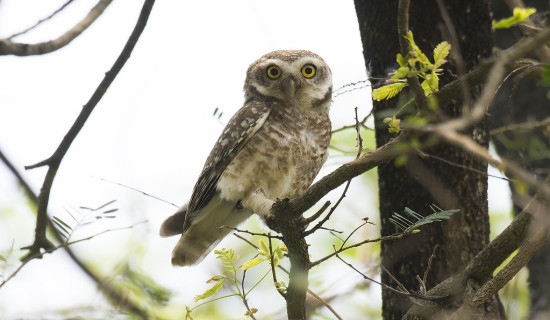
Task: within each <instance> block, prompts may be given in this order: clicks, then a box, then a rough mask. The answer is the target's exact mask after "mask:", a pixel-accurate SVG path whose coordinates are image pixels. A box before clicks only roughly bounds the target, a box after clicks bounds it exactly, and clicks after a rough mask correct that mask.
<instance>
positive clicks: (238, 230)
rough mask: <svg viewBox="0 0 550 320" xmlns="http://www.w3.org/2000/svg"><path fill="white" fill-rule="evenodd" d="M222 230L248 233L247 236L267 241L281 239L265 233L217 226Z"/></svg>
mask: <svg viewBox="0 0 550 320" xmlns="http://www.w3.org/2000/svg"><path fill="white" fill-rule="evenodd" d="M223 228H227V229H230V230H233V231H235V232H241V233H248V234H249V235H251V236H260V237H266V238H268V239H271V238H274V239H279V240H281V239H282V237H281V236H272V235H271V233H269V234H267V233H258V232H252V231H248V230H242V229H239V228H234V227H230V226H219V227H218V229H223ZM239 238H240V237H239Z"/></svg>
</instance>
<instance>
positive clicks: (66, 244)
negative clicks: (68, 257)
mask: <svg viewBox="0 0 550 320" xmlns="http://www.w3.org/2000/svg"><path fill="white" fill-rule="evenodd" d="M145 222H147V221H140V222H137V223H134V224H132V225H129V226H126V227H120V228H113V229H107V230H103V231H101V232H99V233H96V234H93V235H91V236H89V237H86V238H82V239H78V240H75V241H71V242H65V243H62V244H61V245H59V246H56V247H55V248H53V249H52V250H50V251H48V253H53V252H54V251H56V250H58V249H61V248H68V247H69V246H71V245H73V244H76V243H79V242H84V241H88V240H91V239H93V238H95V237H97V236H100V235H103V234H105V233H110V232H114V231H120V230H127V229H132V228H133V227H135V226H137V225H138V224H142V223H145ZM37 258H42V253H37V254H35V255H34V256H32V257H30V258H29V259H27V260H25V261H23V262H22V263H21V264H20V265H19V267H17V269H15V271H14V272H12V273H11V274H10V275H9V276H8V277H7V278H6V279H5V280H4V281H2V283H0V288H2V287H3V286H4V285H5V284H6V283H7V282H8V281H10V280H11V279H12V278H13V277H15V276H16V275H17V274H18V273H19V271H21V269H23V267H25V266H26V265H27V264H28V263H29V262H30V261H31V260H34V259H37Z"/></svg>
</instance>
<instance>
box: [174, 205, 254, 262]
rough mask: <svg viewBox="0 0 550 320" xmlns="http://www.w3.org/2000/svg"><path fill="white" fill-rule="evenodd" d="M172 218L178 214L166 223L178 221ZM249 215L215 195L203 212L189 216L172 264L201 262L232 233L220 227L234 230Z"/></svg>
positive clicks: (247, 210)
mask: <svg viewBox="0 0 550 320" xmlns="http://www.w3.org/2000/svg"><path fill="white" fill-rule="evenodd" d="M182 209H183V208H182ZM180 211H181V210H180ZM178 212H179V211H178ZM176 215H178V213H176V214H174V215H173V216H172V217H170V218H168V219H171V218H173V217H174V221H175V220H178V219H179V218H177V217H175V216H176ZM184 215H185V213H184ZM251 215H252V211H251V210H250V209H247V208H241V207H240V206H237V204H236V203H235V202H231V201H226V200H223V199H221V198H220V197H219V196H218V195H215V196H214V197H213V198H212V200H211V201H210V202H209V203H208V204H207V205H206V206H205V207H204V208H202V209H201V210H199V211H197V212H195V213H194V214H193V216H194V218H193V219H192V220H191V221H190V223H191V226H190V227H189V229H187V230H185V231H184V232H183V235H182V236H181V238H180V240H179V241H178V243H177V244H176V247H175V248H174V251H172V264H173V265H175V266H190V265H194V264H197V263H199V262H201V261H202V259H204V257H206V256H207V255H208V253H210V251H212V249H214V247H215V246H216V245H217V244H218V243H219V242H220V241H221V240H222V239H223V238H225V236H227V235H228V234H229V233H230V232H231V231H232V230H231V229H229V228H220V227H221V226H229V227H232V228H235V227H237V226H238V225H239V224H240V223H242V222H243V221H244V220H246V219H247V218H248V217H250V216H251ZM182 230H183V223H182ZM180 233H181V232H180Z"/></svg>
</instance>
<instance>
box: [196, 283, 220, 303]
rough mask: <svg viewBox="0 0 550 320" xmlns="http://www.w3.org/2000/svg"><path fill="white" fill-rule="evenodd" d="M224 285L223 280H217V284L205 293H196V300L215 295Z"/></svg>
mask: <svg viewBox="0 0 550 320" xmlns="http://www.w3.org/2000/svg"><path fill="white" fill-rule="evenodd" d="M222 286H223V281H218V282H216V284H215V285H213V286H212V288H210V289H208V290H206V291H205V292H204V293H203V294H199V295H196V296H195V298H194V300H195V302H197V301H199V300H203V299H206V298H209V297H211V296H213V295H215V294H216V293H217V292H218V291H220V289H221V288H222Z"/></svg>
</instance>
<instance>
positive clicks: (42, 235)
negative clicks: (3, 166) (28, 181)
mask: <svg viewBox="0 0 550 320" xmlns="http://www.w3.org/2000/svg"><path fill="white" fill-rule="evenodd" d="M104 2H107V3H109V2H110V0H109V1H102V2H101V3H104ZM154 2H155V1H154V0H146V1H145V2H144V4H143V7H142V10H141V13H140V15H139V18H138V21H137V23H136V26H135V28H134V30H133V31H132V34H131V35H130V37H129V39H128V41H127V42H126V45H125V46H124V48H123V50H122V52H121V53H120V55H119V57H118V58H117V60H116V61H115V63H114V64H113V66H112V68H111V69H110V70H109V71H108V72H107V73H106V74H105V78H104V79H103V81H101V83H100V84H99V86H98V87H97V89H96V90H95V92H94V94H93V95H92V97H91V98H90V100H89V101H88V102H87V103H86V104H85V105H84V107H83V108H82V111H81V112H80V114H79V115H78V117H77V119H76V120H75V122H74V123H73V125H72V127H71V128H70V129H69V131H68V132H67V134H66V135H65V137H64V138H63V140H62V141H61V143H60V144H59V146H58V148H57V149H56V150H55V152H54V154H53V155H52V156H51V157H50V158H48V159H47V160H45V161H42V162H41V164H44V165H46V164H47V165H48V172H47V173H46V178H45V179H44V183H43V185H42V189H41V191H40V196H39V197H38V210H37V211H38V212H37V218H36V230H35V240H34V243H33V244H32V246H31V247H30V251H29V253H28V255H27V257H30V256H34V255H35V254H38V253H40V249H42V248H43V249H45V250H51V249H52V248H54V246H53V244H52V243H51V242H50V241H49V240H48V239H47V238H46V227H47V225H48V222H49V217H48V214H47V209H48V202H49V198H50V191H51V188H52V185H53V181H54V179H55V176H56V174H57V170H58V169H59V166H60V165H61V161H62V159H63V157H64V156H65V154H66V153H67V151H68V150H69V147H70V146H71V144H72V142H73V141H74V139H75V138H76V136H77V135H78V133H79V132H80V130H81V129H82V127H83V126H84V123H86V120H87V119H88V117H89V116H90V114H91V113H92V111H93V110H94V108H95V106H96V105H97V104H98V102H99V101H100V100H101V98H102V97H103V95H104V94H105V92H107V89H108V88H109V86H110V85H111V83H112V82H113V81H114V79H115V77H116V76H117V75H118V73H119V71H120V70H121V69H122V67H123V66H124V64H125V63H126V61H127V60H128V58H129V57H130V54H131V53H132V50H133V49H134V47H135V45H136V43H137V41H138V39H139V37H140V35H141V33H142V32H143V30H144V28H145V25H146V24H147V20H148V18H149V15H150V13H151V9H152V7H153V4H154ZM0 47H1V45H0ZM35 167H36V165H35V166H31V167H26V168H27V169H29V168H35ZM25 258H26V257H24V259H25Z"/></svg>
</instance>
